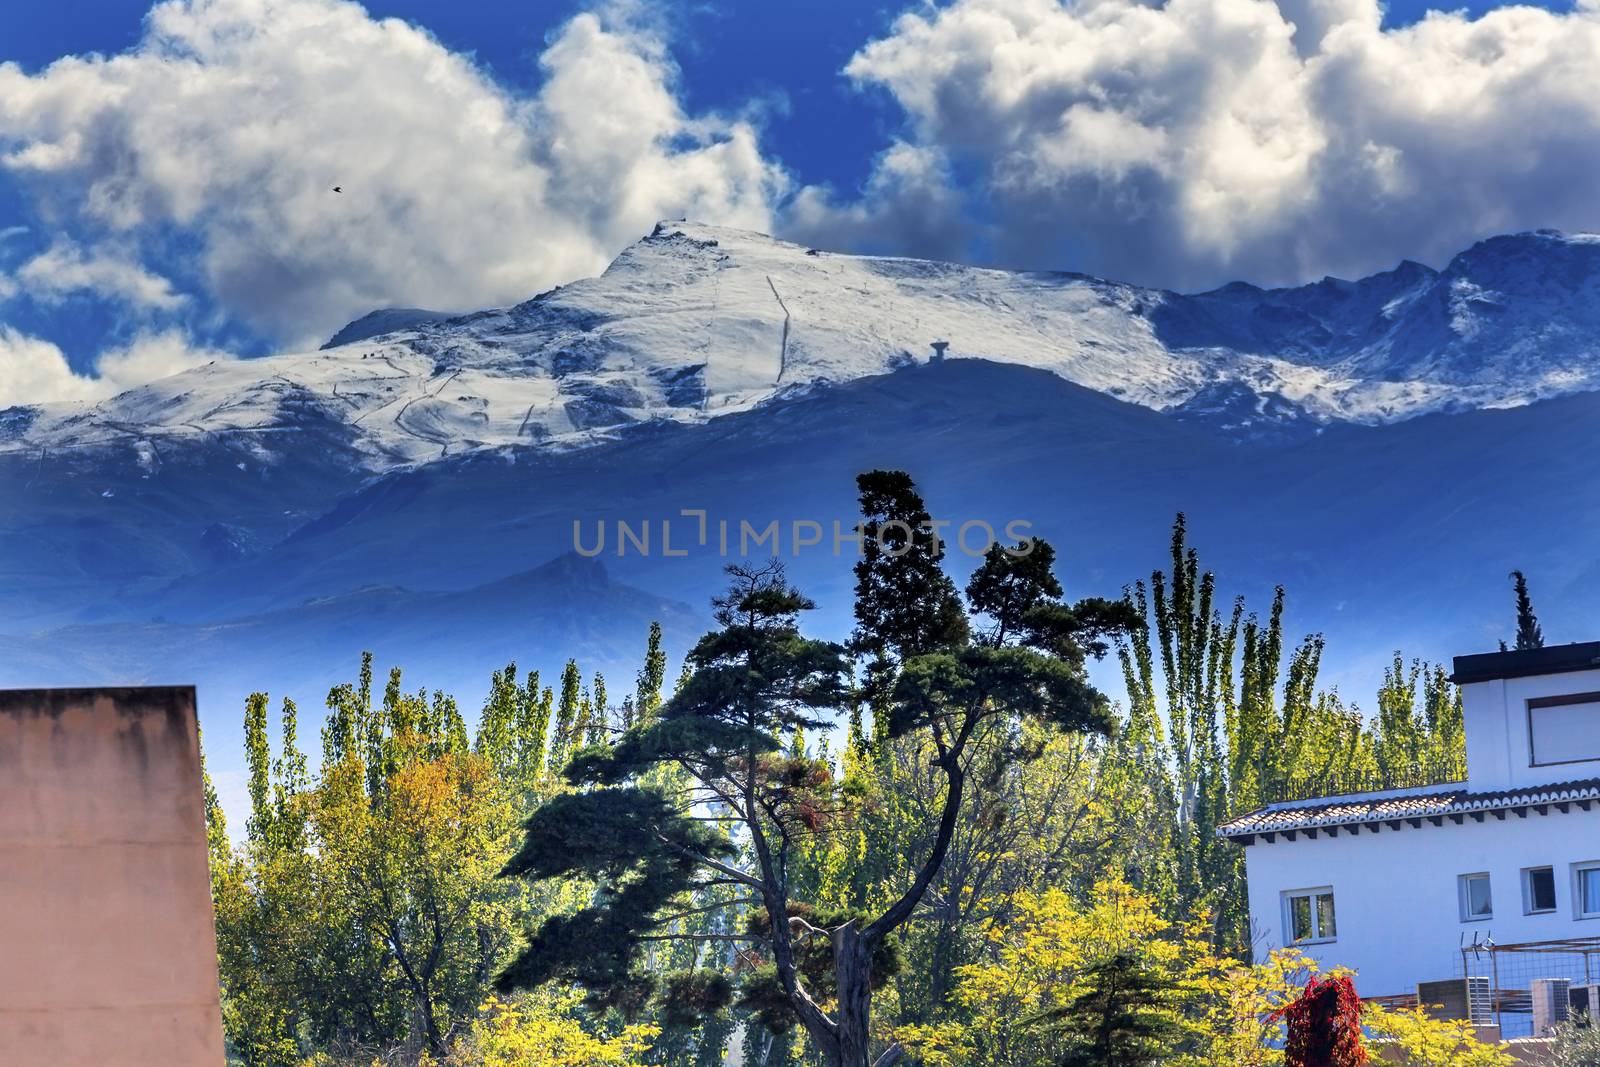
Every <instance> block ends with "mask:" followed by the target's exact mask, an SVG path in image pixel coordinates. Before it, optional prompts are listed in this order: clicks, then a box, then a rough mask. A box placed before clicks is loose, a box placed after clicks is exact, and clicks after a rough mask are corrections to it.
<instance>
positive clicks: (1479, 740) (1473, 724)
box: [1461, 671, 1600, 792]
mask: <svg viewBox="0 0 1600 1067" xmlns="http://www.w3.org/2000/svg"><path fill="white" fill-rule="evenodd" d="M1594 692H1600V671H1573V672H1570V673H1566V674H1542V675H1537V676H1534V677H1531V678H1510V679H1495V680H1493V681H1488V682H1474V683H1472V684H1470V685H1465V686H1462V687H1461V700H1462V714H1463V717H1464V719H1465V725H1466V732H1467V781H1468V783H1469V784H1470V788H1472V789H1473V790H1476V791H1479V792H1484V791H1488V790H1494V789H1514V788H1520V787H1523V786H1533V785H1544V784H1547V783H1549V782H1565V781H1572V780H1574V779H1578V778H1593V777H1596V776H1600V760H1583V761H1581V762H1572V763H1561V764H1555V765H1548V766H1539V767H1535V766H1532V765H1531V761H1530V755H1531V753H1530V744H1529V738H1528V701H1529V700H1533V699H1537V698H1540V697H1555V696H1565V695H1569V694H1573V693H1594ZM1593 729H1594V731H1595V732H1596V733H1600V719H1597V721H1596V722H1595V723H1594V727H1593Z"/></svg>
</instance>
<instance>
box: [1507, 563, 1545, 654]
mask: <svg viewBox="0 0 1600 1067" xmlns="http://www.w3.org/2000/svg"><path fill="white" fill-rule="evenodd" d="M1511 581H1512V587H1513V588H1514V589H1515V590H1516V594H1517V644H1516V649H1517V651H1518V652H1522V651H1524V650H1527V649H1534V648H1543V647H1544V631H1543V630H1541V629H1540V628H1539V617H1538V616H1537V615H1535V614H1534V613H1533V601H1532V600H1530V599H1529V598H1528V579H1527V578H1525V577H1523V574H1522V572H1521V571H1512V572H1511Z"/></svg>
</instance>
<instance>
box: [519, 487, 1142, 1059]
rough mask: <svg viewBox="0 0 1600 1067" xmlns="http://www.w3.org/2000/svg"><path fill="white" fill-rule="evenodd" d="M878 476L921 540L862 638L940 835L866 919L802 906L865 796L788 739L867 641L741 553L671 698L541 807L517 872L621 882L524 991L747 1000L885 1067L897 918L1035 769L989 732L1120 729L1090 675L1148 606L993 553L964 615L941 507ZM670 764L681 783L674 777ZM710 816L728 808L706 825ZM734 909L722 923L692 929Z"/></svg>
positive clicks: (602, 1000)
mask: <svg viewBox="0 0 1600 1067" xmlns="http://www.w3.org/2000/svg"><path fill="white" fill-rule="evenodd" d="M860 488H861V499H862V504H863V512H864V516H865V522H864V524H863V525H864V526H865V527H866V528H867V529H869V530H877V531H878V532H880V533H882V534H883V536H884V538H885V544H886V545H888V544H891V542H892V541H893V540H894V539H898V544H899V546H900V547H901V548H903V551H889V550H887V549H886V550H884V551H878V552H872V553H871V555H870V559H869V561H868V566H866V567H864V568H858V569H857V588H858V591H859V594H860V595H859V598H858V604H857V611H856V618H857V623H858V625H857V631H856V635H855V642H856V647H857V648H858V649H860V650H862V651H863V652H864V653H865V654H866V655H868V656H870V657H872V658H873V660H874V661H875V663H877V664H878V665H879V667H880V671H879V674H878V679H879V681H880V682H884V683H892V684H885V685H883V687H882V689H881V691H880V697H879V703H878V704H876V705H875V711H877V714H876V721H875V722H874V730H875V732H876V731H881V736H882V737H884V738H885V739H886V740H887V742H892V743H902V742H903V743H905V744H907V745H911V746H926V751H928V752H929V753H930V755H931V761H930V762H931V770H932V773H933V774H934V775H935V776H936V778H935V781H934V783H933V789H934V792H933V794H932V798H933V799H932V800H931V803H930V804H929V805H928V806H927V807H925V808H923V809H922V810H921V811H920V812H919V813H917V814H915V815H911V814H909V813H908V817H910V818H913V819H920V820H921V825H919V826H918V827H916V831H917V832H916V836H917V837H918V838H920V840H921V841H922V842H923V843H922V844H921V845H920V846H918V847H917V848H916V849H915V852H914V853H913V854H912V855H903V854H902V855H897V856H895V857H893V858H892V862H893V864H894V866H893V868H892V869H891V870H890V871H889V874H890V875H891V878H890V882H891V884H893V885H894V886H895V888H894V890H893V891H891V893H890V894H889V895H888V897H889V899H887V900H881V901H879V902H878V906H879V907H880V908H881V910H877V911H874V912H871V913H860V912H843V911H834V910H831V909H824V908H821V907H818V906H815V905H814V904H813V903H812V902H811V901H809V900H807V899H805V898H803V897H801V896H800V895H799V892H800V890H801V888H802V886H803V884H804V883H803V882H802V881H801V880H800V879H799V878H798V877H797V876H798V875H799V873H800V867H801V864H802V858H803V857H804V856H805V855H807V854H809V853H810V852H811V851H812V850H813V849H814V848H815V847H817V846H816V843H817V842H818V840H819V839H821V838H823V837H824V836H826V835H831V834H832V833H833V832H834V831H835V828H836V827H838V826H839V825H841V823H842V821H843V820H847V819H849V818H851V817H852V815H853V814H854V812H855V810H856V808H857V807H858V801H857V800H856V799H855V798H854V797H853V796H852V795H851V794H850V793H848V792H847V791H846V789H845V787H844V785H843V783H842V782H841V780H840V779H839V778H838V776H837V775H836V774H835V773H834V770H833V768H832V767H831V766H830V765H829V764H828V763H827V762H826V761H825V760H822V759H817V758H814V757H813V756H811V755H809V754H807V753H806V752H804V751H803V750H802V751H793V750H790V749H789V748H788V745H787V744H786V742H788V741H790V740H791V739H793V738H795V737H796V736H797V735H803V733H804V732H805V731H811V730H818V729H821V728H822V727H823V726H825V725H828V724H830V723H831V722H832V721H833V717H834V715H835V714H836V713H837V712H839V711H840V710H842V709H843V708H844V707H845V706H846V705H847V703H848V701H849V696H848V687H847V681H848V671H847V661H846V658H845V649H843V648H841V647H839V646H837V645H832V644H830V643H827V642H823V641H818V640H815V639H812V638H808V637H806V636H805V635H804V634H802V632H801V630H800V627H799V617H800V615H801V614H802V613H803V612H805V611H808V610H810V609H811V608H812V607H813V605H812V604H811V602H810V601H809V600H807V599H806V598H805V597H804V596H802V595H801V594H800V593H799V592H798V591H796V590H795V589H794V588H793V587H792V586H790V585H789V584H788V582H787V580H786V578H785V577H784V575H783V572H782V568H781V566H780V565H778V564H777V563H776V562H774V563H771V564H769V565H767V566H766V567H762V568H758V569H756V568H747V567H740V566H735V567H732V568H729V574H730V579H731V581H730V587H729V590H728V593H727V594H726V595H725V596H723V597H720V598H718V599H717V600H716V601H715V602H714V603H715V606H716V619H717V622H718V627H719V628H718V629H716V630H714V631H712V632H711V633H708V634H706V635H705V636H704V637H702V638H701V640H700V641H699V642H698V643H697V644H696V645H695V647H694V649H693V650H692V651H691V652H690V654H689V656H688V659H687V661H686V667H685V674H684V677H683V678H682V679H681V681H680V684H679V686H678V688H677V691H676V692H675V693H674V694H673V697H672V699H671V700H669V701H667V702H666V703H665V704H664V705H663V706H662V708H661V709H660V712H659V714H657V715H656V716H654V717H652V718H650V719H647V720H644V722H643V724H642V725H636V726H635V727H634V729H632V730H630V731H628V733H626V734H624V735H623V736H622V737H621V738H620V739H618V740H617V742H616V743H615V744H614V745H611V746H607V747H600V748H595V749H589V750H586V751H584V752H583V753H580V754H579V755H578V756H577V757H575V758H574V759H573V760H572V762H571V764H570V765H569V766H568V767H567V768H566V776H567V778H568V780H569V781H570V782H571V783H572V784H573V785H574V786H577V787H579V789H578V791H575V792H566V793H562V794H560V795H558V796H555V797H552V798H551V799H550V800H548V801H547V802H546V803H545V804H544V805H542V806H541V807H540V808H538V809H537V810H535V811H534V812H533V814H532V815H531V816H530V817H529V819H528V820H527V823H526V832H527V836H526V839H525V841H524V843H523V847H522V849H521V851H519V852H518V854H517V855H516V856H515V857H513V859H512V860H511V862H510V863H509V864H508V865H507V867H506V872H507V873H508V874H510V875H517V876H521V877H524V878H527V879H529V880H531V881H535V882H541V881H545V880H547V879H562V878H566V877H569V876H571V875H574V874H585V875H588V876H589V877H593V878H597V879H598V880H600V881H601V882H602V884H604V885H606V886H607V889H606V891H605V892H603V893H600V894H597V895H596V896H595V898H594V899H593V901H592V903H591V904H590V905H589V906H588V907H586V908H582V909H580V910H578V911H575V912H572V913H567V914H562V915H558V916H554V917H551V918H549V919H547V920H546V921H545V922H544V923H543V924H542V925H541V926H540V927H539V928H538V929H537V930H536V931H535V932H534V934H533V935H532V937H531V939H530V941H529V943H528V945H527V948H526V950H525V951H524V952H523V954H522V955H521V956H520V957H519V958H518V960H517V961H516V962H515V963H514V964H513V965H512V966H511V967H510V968H508V969H507V971H506V972H504V975H503V978H502V986H503V987H506V988H520V987H528V986H538V985H542V984H544V983H546V982H552V981H562V982H569V983H576V984H578V985H581V986H583V987H585V988H586V989H588V990H589V993H590V998H591V1003H592V1004H593V1005H594V1006H596V1007H628V1008H634V1007H638V1006H642V1005H643V1004H645V1003H647V1002H652V1001H653V1002H655V1003H657V1004H660V1005H663V1006H666V1005H670V1003H671V1002H672V1001H673V1000H674V998H675V997H676V995H677V994H678V993H681V992H682V991H683V990H685V989H692V990H693V992H694V994H695V1001H696V1003H697V1004H698V1005H699V1006H700V1007H699V1009H698V1010H699V1011H700V1012H701V1013H702V1014H704V1013H709V1012H714V1011H716V1010H717V1009H719V1008H720V1007H722V1006H726V1005H727V1004H728V1003H730V1002H731V1001H732V1000H733V999H735V998H736V999H737V1001H738V1002H739V1003H740V1004H742V1005H743V1006H744V1007H745V1008H747V1009H748V1010H750V1011H751V1012H752V1013H753V1014H754V1015H755V1017H756V1018H757V1019H758V1020H759V1021H760V1022H762V1024H763V1025H765V1026H766V1027H767V1028H768V1029H769V1030H774V1031H777V1030H782V1029H786V1028H789V1027H792V1026H793V1025H794V1024H795V1023H798V1024H799V1025H800V1026H802V1027H803V1028H804V1029H805V1031H806V1034H807V1037H808V1038H809V1040H810V1043H811V1045H812V1047H813V1048H814V1049H815V1050H816V1051H817V1053H818V1054H819V1055H820V1057H821V1059H822V1060H823V1061H824V1062H825V1063H827V1064H828V1065H829V1067H867V1065H868V1064H869V1063H871V1062H873V1057H872V1056H871V1055H870V1050H871V1046H872V1042H873V1040H874V1038H873V1028H872V1025H871V1015H872V999H873V994H874V991H875V990H877V989H879V988H880V987H881V986H882V985H883V984H884V983H885V982H886V981H887V980H888V979H889V977H890V976H891V975H892V974H893V973H894V971H895V970H897V969H898V947H897V946H898V937H899V934H898V931H899V930H900V929H901V928H902V927H903V926H904V925H905V924H906V923H907V921H909V920H910V919H911V917H912V916H913V915H914V914H916V913H917V911H918V909H919V908H920V907H923V906H924V902H925V899H926V898H927V896H928V894H929V891H930V887H931V886H932V885H933V884H934V883H935V881H936V880H937V879H938V877H939V875H940V872H941V870H942V868H943V866H944V864H945V860H946V857H947V856H948V855H949V854H950V849H951V846H952V842H953V840H954V838H955V837H956V835H957V831H958V827H959V825H960V818H961V815H962V812H963V808H964V805H966V804H968V803H969V798H970V797H971V796H973V795H974V794H975V793H981V791H982V790H983V789H984V788H985V787H986V786H987V783H988V781H989V780H991V779H1000V778H1004V777H1005V776H1006V775H1007V774H1008V773H1010V771H1011V768H1012V767H1014V766H1015V763H1016V761H1017V760H1018V759H1019V758H1020V754H1019V753H1017V752H1016V751H1015V750H1014V746H1009V745H999V746H986V745H983V744H982V742H981V740H980V739H982V738H991V737H995V736H1004V735H1005V734H1006V733H1007V732H1008V731H1010V730H1013V729H1016V728H1017V727H1018V726H1019V725H1020V724H1022V723H1023V722H1024V720H1029V721H1031V722H1032V723H1034V724H1036V725H1037V727H1038V728H1041V729H1053V730H1064V731H1068V732H1073V733H1077V732H1085V731H1100V732H1103V731H1106V730H1108V729H1109V727H1110V723H1111V720H1110V714H1109V703H1108V701H1107V700H1106V699H1105V697H1104V695H1103V694H1101V693H1099V692H1098V691H1096V690H1095V689H1094V688H1093V687H1091V686H1090V685H1089V683H1088V680H1087V677H1086V674H1085V664H1086V661H1087V659H1088V657H1089V656H1091V655H1100V654H1102V653H1103V652H1104V651H1105V650H1106V648H1107V642H1108V640H1109V639H1110V637H1111V636H1112V635H1114V634H1117V633H1120V632H1121V631H1122V630H1124V629H1125V628H1126V625H1127V618H1126V617H1127V612H1126V609H1125V608H1124V606H1123V605H1122V604H1121V603H1120V602H1116V603H1111V602H1106V601H1096V600H1085V601H1079V602H1077V603H1070V604H1069V603H1067V602H1064V601H1062V600H1061V599H1060V594H1061V587H1060V584H1059V583H1058V582H1057V581H1056V580H1055V578H1054V575H1053V574H1052V573H1051V568H1050V563H1051V560H1052V559H1053V555H1052V553H1051V551H1050V549H1049V547H1048V546H1047V545H1045V544H1043V542H1036V543H1035V544H1034V545H1033V546H1032V552H1031V553H1029V552H1021V553H1015V552H1013V551H1008V550H1004V549H1001V548H1000V547H999V546H996V547H995V548H994V549H993V550H991V551H990V552H989V554H988V555H987V556H986V557H985V558H984V561H983V564H982V565H981V566H980V567H979V569H978V571H977V573H976V574H975V575H974V576H973V579H972V581H971V582H970V583H969V584H968V586H967V590H966V593H967V606H966V607H963V605H962V604H961V601H960V599H959V597H958V595H957V594H956V592H955V589H954V585H953V583H951V582H950V580H949V578H948V577H947V576H946V575H945V574H944V573H943V571H942V569H941V568H939V567H938V566H937V559H938V557H939V556H940V555H942V549H941V548H940V546H939V545H938V544H937V541H936V539H934V538H932V537H931V536H927V535H926V533H918V532H917V529H918V526H917V524H914V523H912V522H911V521H910V520H912V519H917V518H918V517H919V516H921V517H923V518H925V517H926V516H927V514H928V512H927V511H926V509H925V508H924V507H923V505H922V501H921V498H920V497H918V496H917V494H916V491H915V487H914V486H913V485H912V484H911V481H910V479H909V478H907V477H906V476H905V475H903V474H900V473H898V472H873V474H871V475H866V476H863V478H862V479H861V480H860ZM930 561H931V564H930ZM979 624H981V626H982V629H976V626H977V625H979ZM641 718H642V716H641ZM980 748H981V750H982V756H983V758H982V760H981V768H980V769H976V770H975V763H976V762H978V752H979V750H980ZM663 768H670V769H672V770H673V772H674V774H675V775H677V776H678V780H679V781H680V782H681V783H682V786H681V787H677V786H674V787H673V788H665V787H662V786H660V785H657V784H655V783H657V782H659V781H660V780H661V779H660V776H659V775H658V773H657V772H658V770H659V769H663ZM969 774H971V775H973V780H972V781H970V782H969ZM978 774H981V775H983V778H981V779H979V778H978V777H977V775H978ZM707 810H715V811H717V812H718V813H719V814H718V816H717V817H716V818H715V819H709V820H708V819H706V818H704V817H702V816H701V814H700V813H702V812H704V811H707ZM730 823H731V824H732V825H733V827H735V828H736V832H730V829H729V824H730ZM729 887H731V889H730V888H729ZM712 914H717V915H718V916H720V918H719V922H720V923H721V926H720V927H719V928H718V929H717V930H716V932H715V933H707V932H704V931H702V930H687V929H685V928H684V926H683V924H682V922H681V921H680V920H683V919H685V918H686V917H689V916H697V917H701V918H700V919H699V920H698V921H706V920H705V919H704V917H705V916H709V915H712ZM676 941H686V942H689V943H692V944H702V943H709V944H712V945H721V944H724V943H731V944H733V945H735V946H739V945H745V946H747V948H746V950H744V951H740V952H738V953H734V952H731V951H725V952H724V951H719V952H717V953H706V954H704V955H701V956H699V959H700V960H701V969H700V970H697V971H696V972H694V973H693V974H692V975H689V976H686V977H682V978H678V977H673V976H667V977H662V976H660V975H658V974H655V973H652V971H651V969H650V968H649V967H648V966H647V961H648V960H649V958H650V956H651V953H652V952H656V951H660V950H661V948H660V947H661V946H662V945H665V944H670V943H673V942H676ZM752 961H756V962H757V965H756V966H753V967H752V966H750V965H749V964H750V963H751V962H752ZM718 979H720V981H719V980H718ZM896 1054H897V1050H896V1049H894V1048H892V1047H891V1048H890V1049H886V1050H884V1051H883V1052H882V1053H880V1055H881V1056H886V1057H888V1059H889V1060H892V1059H893V1058H894V1056H895V1055H896Z"/></svg>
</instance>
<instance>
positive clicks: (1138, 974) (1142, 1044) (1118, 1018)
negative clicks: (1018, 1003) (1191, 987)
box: [1030, 952, 1184, 1067]
mask: <svg viewBox="0 0 1600 1067" xmlns="http://www.w3.org/2000/svg"><path fill="white" fill-rule="evenodd" d="M1081 982H1082V984H1083V991H1082V992H1081V993H1079V994H1078V995H1077V996H1075V997H1073V998H1072V999H1071V1000H1070V1001H1068V1002H1067V1003H1066V1004H1063V1005H1062V1006H1060V1007H1058V1008H1051V1009H1049V1010H1047V1011H1044V1012H1041V1013H1040V1014H1038V1015H1036V1016H1034V1017H1033V1018H1032V1020H1030V1021H1031V1022H1032V1023H1034V1024H1035V1025H1043V1026H1045V1027H1046V1028H1047V1029H1050V1030H1053V1031H1055V1032H1057V1033H1063V1034H1066V1035H1069V1041H1068V1044H1067V1046H1066V1048H1065V1049H1063V1051H1062V1053H1061V1056H1060V1058H1059V1059H1058V1060H1057V1061H1056V1062H1057V1063H1058V1064H1059V1065H1060V1067H1143V1065H1144V1064H1150V1063H1163V1062H1165V1061H1166V1060H1167V1059H1168V1058H1169V1057H1170V1056H1171V1054H1172V1050H1173V1048H1174V1047H1175V1046H1176V1045H1177V1043H1178V1040H1179V1039H1180V1038H1181V1037H1182V1036H1183V1035H1184V1027H1183V1025H1182V1024H1181V1023H1180V1022H1179V1021H1178V1019H1177V1016H1176V1014H1175V1013H1174V1012H1173V1010H1172V1007H1171V1004H1172V1002H1173V1000H1174V999H1175V998H1174V993H1175V991H1176V989H1177V983H1176V982H1174V981H1173V980H1172V979H1170V978H1168V977H1166V976H1165V975H1163V974H1161V973H1160V972H1158V971H1157V970H1156V969H1155V968H1153V967H1151V966H1149V965H1147V964H1145V963H1144V962H1142V961H1141V960H1140V959H1139V958H1138V957H1137V956H1135V955H1133V954H1132V953H1126V952H1123V953H1118V954H1117V955H1115V956H1112V957H1110V958H1109V959H1105V960H1101V961H1100V962H1098V963H1095V964H1093V965H1091V966H1090V967H1088V968H1087V969H1086V970H1085V971H1084V972H1083V976H1082V978H1081Z"/></svg>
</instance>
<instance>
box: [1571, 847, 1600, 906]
mask: <svg viewBox="0 0 1600 1067" xmlns="http://www.w3.org/2000/svg"><path fill="white" fill-rule="evenodd" d="M1572 875H1573V879H1572V880H1573V882H1574V883H1575V885H1574V888H1575V889H1576V890H1577V901H1576V904H1577V908H1576V909H1575V910H1576V911H1577V913H1578V918H1580V919H1600V861H1596V862H1594V863H1578V864H1574V865H1573V868H1572Z"/></svg>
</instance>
